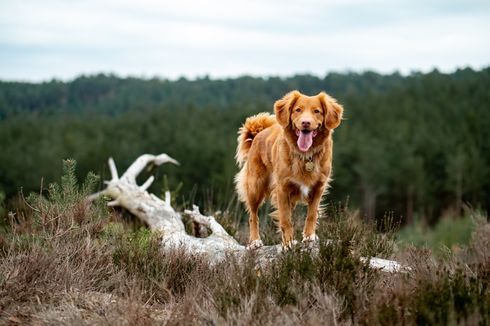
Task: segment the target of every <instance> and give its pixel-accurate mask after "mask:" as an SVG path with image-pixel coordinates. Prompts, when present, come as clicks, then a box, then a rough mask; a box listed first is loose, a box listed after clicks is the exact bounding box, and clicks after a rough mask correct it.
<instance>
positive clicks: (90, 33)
mask: <svg viewBox="0 0 490 326" xmlns="http://www.w3.org/2000/svg"><path fill="white" fill-rule="evenodd" d="M489 63H490V1H489V0H484V1H471V0H468V1H463V0H462V1H450V0H448V1H444V0H441V1H436V0H425V1H415V0H406V1H394V0H371V1H364V0H333V1H320V0H296V1H289V0H272V1H267V0H262V1H260V0H246V1H232V0H205V1H190V0H173V1H163V0H162V1H157V0H139V1H130V0H72V1H69V0H67V1H61V0H0V79H4V80H5V79H8V80H32V81H40V80H48V79H51V78H59V79H64V80H66V79H71V78H74V77H76V76H78V75H80V74H94V73H99V72H104V73H115V74H117V75H120V76H127V75H131V76H139V77H154V76H158V77H162V78H171V79H173V78H178V77H180V76H185V77H188V78H195V77H198V76H203V75H209V76H211V77H235V76H239V75H244V74H247V75H260V76H269V75H281V76H287V75H292V74H296V73H313V74H316V75H320V76H323V75H324V74H325V73H327V72H330V71H337V72H344V71H359V72H361V71H364V70H368V69H370V70H376V71H379V72H382V73H390V72H393V71H395V70H398V71H400V72H402V73H409V72H410V71H413V70H417V71H428V70H431V69H433V68H438V69H440V70H442V71H447V72H450V71H453V70H455V69H456V68H458V67H466V66H471V67H473V68H476V69H479V68H482V67H485V66H488V65H489Z"/></svg>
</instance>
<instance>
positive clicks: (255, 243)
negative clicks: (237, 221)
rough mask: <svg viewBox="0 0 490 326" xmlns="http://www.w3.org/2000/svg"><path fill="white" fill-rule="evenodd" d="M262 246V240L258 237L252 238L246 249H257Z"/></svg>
mask: <svg viewBox="0 0 490 326" xmlns="http://www.w3.org/2000/svg"><path fill="white" fill-rule="evenodd" d="M262 246H264V243H263V242H262V240H260V239H258V240H252V241H250V243H249V244H248V246H247V249H248V250H256V249H259V248H260V247H262Z"/></svg>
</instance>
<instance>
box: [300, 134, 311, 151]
mask: <svg viewBox="0 0 490 326" xmlns="http://www.w3.org/2000/svg"><path fill="white" fill-rule="evenodd" d="M298 136H299V137H298V147H299V149H300V151H302V152H306V151H307V150H309V149H310V147H311V145H313V132H309V133H304V132H299V135H298Z"/></svg>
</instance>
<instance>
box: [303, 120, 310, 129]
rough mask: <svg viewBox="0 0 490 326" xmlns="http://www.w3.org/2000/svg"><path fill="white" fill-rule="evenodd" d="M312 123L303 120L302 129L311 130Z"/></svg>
mask: <svg viewBox="0 0 490 326" xmlns="http://www.w3.org/2000/svg"><path fill="white" fill-rule="evenodd" d="M310 125H311V122H310V121H308V120H303V121H301V127H303V128H310Z"/></svg>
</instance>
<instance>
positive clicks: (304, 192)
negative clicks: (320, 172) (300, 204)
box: [299, 184, 310, 198]
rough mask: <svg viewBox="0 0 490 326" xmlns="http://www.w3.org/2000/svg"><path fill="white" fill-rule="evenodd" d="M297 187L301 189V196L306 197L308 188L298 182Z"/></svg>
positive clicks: (308, 191)
mask: <svg viewBox="0 0 490 326" xmlns="http://www.w3.org/2000/svg"><path fill="white" fill-rule="evenodd" d="M299 189H300V190H301V193H302V194H303V197H305V198H306V197H308V194H309V193H310V188H309V187H307V186H305V185H302V184H300V185H299Z"/></svg>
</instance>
